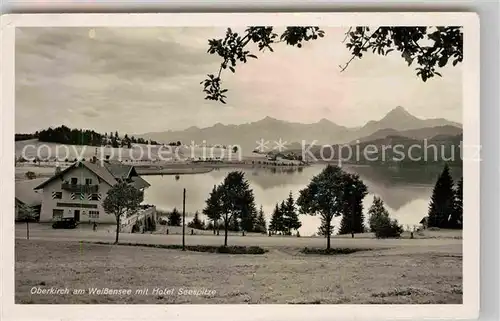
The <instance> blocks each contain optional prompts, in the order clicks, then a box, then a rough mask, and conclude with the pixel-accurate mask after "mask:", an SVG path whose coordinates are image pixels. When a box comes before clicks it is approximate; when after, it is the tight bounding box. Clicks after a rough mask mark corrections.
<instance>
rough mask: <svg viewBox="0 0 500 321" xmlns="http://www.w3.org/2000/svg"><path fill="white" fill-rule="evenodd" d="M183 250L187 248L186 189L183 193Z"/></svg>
mask: <svg viewBox="0 0 500 321" xmlns="http://www.w3.org/2000/svg"><path fill="white" fill-rule="evenodd" d="M182 250H183V251H185V250H186V189H184V192H183V195H182Z"/></svg>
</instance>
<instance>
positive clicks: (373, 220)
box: [368, 196, 389, 232]
mask: <svg viewBox="0 0 500 321" xmlns="http://www.w3.org/2000/svg"><path fill="white" fill-rule="evenodd" d="M387 218H389V212H388V211H387V210H386V209H385V206H384V201H382V199H381V198H380V197H377V196H375V197H374V198H373V203H372V206H370V209H369V210H368V225H369V226H370V232H375V231H376V229H377V226H378V225H379V224H380V222H381V221H383V220H385V219H387Z"/></svg>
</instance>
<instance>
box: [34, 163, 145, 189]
mask: <svg viewBox="0 0 500 321" xmlns="http://www.w3.org/2000/svg"><path fill="white" fill-rule="evenodd" d="M80 165H81V166H85V167H86V168H87V169H88V170H90V171H91V172H93V173H94V174H95V175H97V176H98V177H99V178H101V179H102V180H103V181H105V182H106V183H108V184H109V185H111V186H113V185H115V184H116V183H117V182H118V180H119V179H125V178H131V180H132V184H133V185H134V186H135V187H136V188H139V189H141V188H145V187H149V186H151V185H150V184H149V183H148V182H146V181H145V180H144V179H142V178H141V177H140V176H138V175H137V173H136V172H135V170H134V166H132V165H125V164H121V163H111V162H109V163H104V166H100V165H99V164H98V163H92V162H89V161H86V162H76V163H74V164H73V165H71V166H70V167H68V168H66V169H65V170H63V171H61V172H59V173H58V174H56V175H54V176H52V177H51V178H49V179H48V180H46V181H45V182H43V183H41V184H39V185H38V186H36V187H35V188H34V189H35V190H36V189H41V188H43V187H44V186H46V185H47V184H48V183H50V182H52V181H53V180H55V179H56V178H59V177H61V176H63V175H64V174H66V173H68V172H69V171H71V170H73V169H75V168H77V167H78V166H80ZM131 174H133V176H132V177H130V175H131Z"/></svg>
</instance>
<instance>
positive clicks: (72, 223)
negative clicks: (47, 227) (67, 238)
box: [52, 217, 78, 229]
mask: <svg viewBox="0 0 500 321" xmlns="http://www.w3.org/2000/svg"><path fill="white" fill-rule="evenodd" d="M77 225H78V223H77V222H76V220H75V219H74V218H73V217H64V218H62V219H60V220H58V221H55V222H54V223H52V228H67V229H70V228H76V226H77Z"/></svg>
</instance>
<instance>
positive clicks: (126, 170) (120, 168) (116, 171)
mask: <svg viewBox="0 0 500 321" xmlns="http://www.w3.org/2000/svg"><path fill="white" fill-rule="evenodd" d="M104 167H105V168H106V169H107V170H108V171H109V172H110V173H111V174H112V175H113V177H115V178H127V177H129V174H130V171H131V170H132V168H133V166H132V165H125V164H121V163H111V162H109V163H104Z"/></svg>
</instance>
